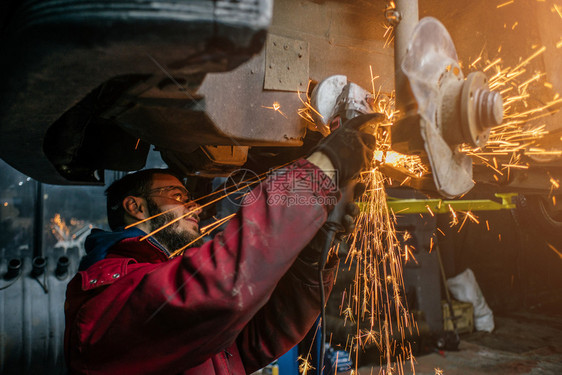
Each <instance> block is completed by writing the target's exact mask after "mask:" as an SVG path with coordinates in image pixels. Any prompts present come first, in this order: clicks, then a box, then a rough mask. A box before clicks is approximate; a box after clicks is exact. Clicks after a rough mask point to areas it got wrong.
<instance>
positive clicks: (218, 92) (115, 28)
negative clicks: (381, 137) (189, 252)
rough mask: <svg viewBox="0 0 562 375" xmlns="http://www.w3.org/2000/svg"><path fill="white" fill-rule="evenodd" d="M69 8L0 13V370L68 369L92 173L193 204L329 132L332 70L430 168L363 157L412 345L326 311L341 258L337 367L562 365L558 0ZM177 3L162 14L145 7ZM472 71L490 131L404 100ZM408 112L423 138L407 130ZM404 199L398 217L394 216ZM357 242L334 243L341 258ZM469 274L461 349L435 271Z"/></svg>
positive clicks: (382, 370)
mask: <svg viewBox="0 0 562 375" xmlns="http://www.w3.org/2000/svg"><path fill="white" fill-rule="evenodd" d="M79 3H80V1H78V0H77V1H74V2H72V1H70V2H66V3H65V2H57V1H44V2H43V3H42V2H40V1H39V2H37V1H35V2H34V1H22V2H10V1H6V2H4V3H3V4H2V5H0V26H1V29H0V30H1V36H2V38H1V43H2V46H3V50H5V51H7V52H8V56H9V58H6V59H4V61H2V62H0V66H1V67H2V69H0V72H1V73H0V74H1V75H2V77H3V79H2V84H1V85H0V131H1V133H0V134H2V136H0V158H1V159H2V160H1V161H0V256H1V258H0V277H1V280H0V296H1V298H0V373H2V374H37V373H44V374H64V373H66V372H65V371H66V370H65V364H64V358H63V353H62V334H63V329H64V311H63V303H64V292H65V288H66V283H67V282H68V281H69V280H70V278H71V277H72V275H73V274H74V273H75V272H76V271H77V267H78V262H79V259H80V257H81V256H82V255H83V249H82V246H83V241H84V238H85V236H86V235H87V234H88V233H89V230H90V229H91V228H93V227H101V228H107V223H106V221H105V201H104V196H103V190H104V188H105V187H107V186H108V184H109V183H111V182H112V181H113V180H115V179H117V178H119V177H121V176H123V175H124V174H126V173H127V172H130V171H134V170H138V169H142V168H151V167H171V168H173V169H174V170H176V171H179V172H180V173H183V174H184V175H186V176H192V177H193V176H195V177H196V181H197V183H196V185H194V186H193V187H192V188H193V189H194V190H197V191H198V192H199V193H200V194H201V195H203V194H205V193H207V192H208V191H209V189H211V188H212V185H213V181H214V180H215V179H220V178H223V179H224V178H225V177H229V176H231V175H232V174H233V173H235V172H236V171H237V170H239V169H241V168H245V169H250V170H252V171H255V172H256V173H263V172H266V171H268V170H270V169H271V168H274V167H276V166H280V165H283V164H285V163H287V162H289V161H291V160H295V159H297V158H299V157H301V156H303V155H307V153H308V152H309V151H310V150H311V148H312V147H313V146H314V145H315V144H316V143H317V142H318V140H319V139H321V138H322V136H323V135H326V134H325V132H326V130H325V128H323V127H322V126H325V125H326V124H325V123H322V120H318V118H314V114H313V111H311V110H310V103H311V96H312V95H313V92H314V88H316V87H319V84H320V83H322V82H325V81H324V80H325V79H327V78H329V77H334V76H339V77H341V76H345V80H346V82H353V83H355V84H357V85H358V86H359V87H361V88H362V89H364V90H365V91H367V92H368V93H370V94H371V95H372V96H373V97H375V98H376V99H377V100H378V101H377V103H378V104H379V106H378V108H377V109H378V110H380V111H381V112H382V111H385V115H386V116H387V120H388V121H387V122H388V124H387V125H388V128H389V129H390V130H389V131H388V132H386V133H385V136H387V137H388V139H387V142H388V144H386V145H385V148H384V151H383V153H384V154H385V155H388V154H391V153H392V152H395V151H396V152H400V153H401V154H404V155H409V156H412V157H415V158H419V160H421V162H420V163H421V164H422V165H423V169H424V170H425V172H423V173H417V171H415V172H413V171H412V170H408V169H407V168H404V166H402V165H400V166H398V165H397V164H392V163H391V162H389V161H388V160H387V161H381V162H380V163H378V164H377V165H378V170H379V171H380V173H381V176H383V177H382V178H383V179H384V180H380V181H379V182H378V183H380V184H382V186H384V188H385V189H386V195H387V196H388V197H389V199H388V204H389V207H390V208H391V211H390V212H391V216H392V217H394V218H395V220H396V222H395V224H394V225H395V227H396V231H397V232H396V233H397V238H398V240H399V242H400V244H401V246H402V249H404V246H410V249H411V252H410V253H408V252H407V251H405V252H404V254H405V256H408V255H407V254H410V255H411V256H412V259H408V258H407V257H406V258H405V259H404V260H403V262H402V266H403V275H404V283H403V285H402V287H403V288H404V291H403V297H404V299H405V300H407V305H408V307H409V312H410V313H412V314H413V315H412V316H415V320H416V322H417V327H418V329H417V332H416V333H415V334H412V335H410V336H409V337H408V338H407V340H406V341H401V344H398V343H397V344H396V348H397V347H398V346H400V345H402V346H403V345H406V346H408V347H409V350H410V352H411V355H410V356H409V358H404V357H397V356H395V355H394V354H397V353H398V351H397V352H396V353H393V355H392V356H391V357H392V359H391V360H390V361H389V360H387V359H386V358H385V356H386V354H385V353H384V352H385V350H388V348H386V347H385V349H384V350H380V349H381V348H377V345H376V344H374V342H371V343H370V344H369V342H368V340H367V339H365V335H366V334H367V331H370V330H372V326H370V327H369V329H367V331H365V330H363V331H361V329H362V328H364V327H363V326H362V323H358V324H350V323H349V320H348V319H346V318H345V316H344V315H342V312H343V311H344V310H346V307H350V306H351V307H353V302H349V305H346V303H344V301H346V300H347V301H349V298H350V294H351V290H353V288H354V287H355V286H354V285H355V284H354V280H355V279H354V277H355V273H354V272H355V271H354V270H353V269H352V268H353V267H354V265H352V264H350V263H349V262H347V261H342V264H341V265H340V267H341V272H340V273H339V277H340V278H341V279H342V280H338V283H337V287H336V289H335V290H334V292H333V294H332V296H331V298H330V300H329V301H328V306H327V313H328V314H329V315H333V316H335V318H334V323H333V324H334V325H331V326H330V325H329V324H328V332H327V337H326V338H327V340H328V341H329V342H330V343H331V345H332V347H333V348H334V349H335V350H342V351H346V352H347V353H349V355H350V359H351V361H352V362H353V368H352V369H351V370H346V371H347V372H342V373H347V374H350V373H354V374H361V375H364V374H391V373H392V374H401V373H403V374H421V375H425V374H449V375H455V374H463V375H464V374H467V375H472V374H546V375H550V374H552V375H554V374H560V373H562V294H561V293H560V291H559V288H558V286H559V285H561V282H562V272H560V270H561V269H562V210H561V209H560V207H561V206H560V204H561V203H560V202H562V194H561V190H560V181H561V180H562V121H561V120H562V115H561V113H560V111H559V109H560V107H561V106H562V101H561V99H560V96H559V94H558V93H559V92H561V91H562V70H561V69H560V67H561V66H562V3H560V2H559V1H558V0H536V1H535V0H529V1H522V0H475V1H471V2H470V3H466V2H461V1H458V0H454V1H438V0H419V1H399V0H396V1H379V0H374V1H367V0H343V1H332V0H261V1H260V0H240V1H210V0H208V1H205V0H199V1H192V2H185V1H183V2H182V1H179V0H177V1H171V0H170V1H155V2H153V4H152V5H147V4H145V3H143V2H140V1H133V0H131V1H129V2H126V1H125V2H123V4H124V3H127V6H130V7H133V8H134V7H137V6H138V7H139V9H138V12H133V11H129V10H127V6H121V5H123V4H117V3H115V2H113V3H115V4H113V5H111V3H112V2H105V3H106V4H104V7H107V8H103V7H102V8H99V9H105V11H104V12H97V9H98V8H96V7H95V6H93V7H92V8H91V9H90V8H87V7H86V8H81V7H80V5H79ZM93 3H95V2H93ZM156 3H160V6H155V5H154V4H156ZM41 4H42V5H41ZM178 4H179V5H180V6H179V7H178V8H177V9H179V10H178V11H177V12H178V13H176V14H171V13H173V12H165V11H162V10H161V9H164V8H166V7H175V6H178ZM152 6H154V8H151V7H152ZM65 7H68V8H65ZM141 7H142V8H141ZM182 7H183V8H182ZM413 8H415V9H413ZM174 9H176V8H174ZM81 12H85V13H84V14H82V13H81ZM182 12H183V13H182ZM412 12H413V13H412ZM86 13H87V14H86ZM65 14H66V15H69V16H64V15H65ZM412 14H413V15H412ZM408 17H413V19H414V20H413V21H412V19H410V18H408ZM428 17H430V18H431V19H435V20H437V23H435V22H433V21H431V22H429V23H427V24H426V25H429V26H427V27H433V29H432V30H435V29H438V30H442V29H440V28H439V27H438V25H442V26H443V28H444V29H445V30H446V32H447V33H448V34H447V35H448V38H445V37H444V36H443V35H445V34H442V31H439V33H438V34H435V35H437V36H435V35H434V36H433V38H429V39H428V38H425V37H424V34H423V33H422V32H421V31H419V30H420V29H417V30H418V33H417V34H415V35H417V39H415V38H413V37H412V35H414V34H413V33H407V32H405V31H402V32H401V33H402V35H401V36H400V35H399V34H398V32H399V31H398V30H399V27H400V24H401V23H402V25H406V24H407V23H409V26H408V27H409V29H407V30H409V31H412V30H413V29H414V27H415V26H416V25H417V24H418V22H417V21H418V20H422V19H424V20H427V19H428ZM396 37H398V38H399V40H400V41H399V42H397V41H396ZM414 39H415V41H416V43H418V44H416V43H414V42H413V40H414ZM451 43H452V44H454V50H453V52H451V49H450V46H451ZM398 44H401V46H398V47H397V45H398ZM414 45H421V46H422V47H423V48H427V50H423V51H430V52H431V53H434V55H436V56H434V55H432V56H431V58H429V57H428V61H429V65H431V64H432V62H434V61H436V60H431V59H437V60H439V59H445V60H446V59H448V60H447V61H451V62H450V63H449V64H448V66H447V67H446V69H445V70H443V71H441V72H440V75H439V80H440V81H439V83H436V82H430V84H427V83H424V82H423V80H420V78H419V74H421V75H422V76H423V74H426V73H425V72H426V71H425V70H423V69H421V68H420V69H418V68H417V67H419V66H424V65H423V63H422V62H421V60H423V59H421V58H420V56H419V55H416V56H414V57H411V55H408V54H406V47H407V48H408V51H410V52H411V51H412V50H413V48H414ZM422 47H420V48H422ZM400 48H402V50H401V49H400ZM453 57H454V58H453ZM408 59H409V61H410V64H411V65H410V68H407V64H406V65H403V62H404V60H408ZM445 65H447V64H444V66H445ZM404 66H406V68H403V67H404ZM412 67H413V68H412ZM510 68H518V69H512V70H510ZM404 69H405V70H404ZM408 69H410V70H409V71H408ZM412 69H413V70H412ZM416 69H417V70H416ZM403 70H404V71H403ZM398 71H399V72H401V73H397V72H398ZM428 71H429V70H428ZM477 72H479V73H480V74H481V75H480V76H479V77H487V78H486V79H487V80H486V82H485V83H484V84H482V85H484V86H482V87H484V89H488V88H489V90H488V91H486V90H484V91H485V92H486V93H487V95H488V94H489V93H491V94H489V95H488V96H487V98H491V99H490V102H491V104H489V108H488V107H486V108H488V109H486V110H487V111H491V112H493V110H494V106H496V107H497V105H498V104H497V103H498V99H497V97H496V99H494V98H495V97H494V95H495V94H494V93H498V95H501V98H500V99H503V104H502V105H503V106H502V107H501V110H502V111H503V115H502V116H501V117H502V118H500V121H499V123H497V124H491V123H490V124H488V125H485V126H484V125H478V126H476V125H475V126H476V127H474V126H473V127H471V126H472V123H473V120H470V121H469V124H468V125H467V124H465V122H466V121H464V117H463V121H464V122H463V121H460V120H458V119H457V117H456V116H461V115H462V116H464V115H463V114H462V113H464V112H462V111H463V110H464V109H463V108H464V107H462V106H461V104H459V103H458V102H456V103H457V104H455V105H456V106H457V107H459V108H460V109H459V108H457V109H455V110H451V111H450V113H449V112H448V111H447V110H446V109H443V108H445V107H446V104H447V103H448V102H446V100H448V99H447V98H442V96H445V95H442V94H441V93H439V100H442V102H439V103H438V105H437V107H439V108H440V110H439V111H437V115H435V116H434V117H435V118H437V120H428V119H427V118H426V117H424V116H425V114H424V113H422V112H423V111H425V110H426V109H427V108H428V107H431V105H427V102H424V101H429V102H431V101H432V100H433V97H432V95H431V94H429V95H426V96H423V95H422V96H420V95H421V94H420V92H423V88H424V87H426V86H424V84H425V85H427V86H428V87H430V90H429V91H430V92H431V90H433V89H435V90H441V88H442V87H449V86H446V84H449V83H448V81H447V82H446V81H445V80H450V81H451V82H452V81H454V80H457V81H458V82H459V84H460V83H464V82H468V81H470V79H472V78H474V77H475V75H472V76H471V75H470V73H477ZM415 74H418V75H417V76H415ZM453 75H454V76H453ZM397 76H400V77H401V78H400V77H397ZM405 77H406V78H405ZM415 77H417V78H415ZM494 77H495V78H494ZM422 78H423V77H422ZM494 79H495V80H494ZM502 79H503V80H504V81H505V83H503V82H504V81H502ZM404 80H406V81H407V82H406V84H405V83H404V82H405V81H404ZM408 80H410V81H408ZM408 82H409V83H408ZM416 82H417V83H416ZM470 82H473V81H470ZM495 84H498V86H494V85H495ZM404 85H406V86H404ZM488 86H489V87H488ZM405 87H406V88H405ZM416 87H417V88H416ZM420 90H421V91H420ZM456 100H458V101H460V100H461V99H458V98H457V99H456ZM423 103H426V105H424V104H423ZM424 108H425V109H424ZM455 108H456V107H455ZM394 110H398V112H395V111H394ZM468 111H470V109H468ZM457 112H462V113H461V115H459V114H458V113H457ZM443 113H444V114H443ZM447 116H449V117H447ZM489 116H491V117H493V116H494V114H493V113H492V114H491V115H489ZM420 117H421V119H420ZM429 117H430V118H434V117H431V116H429ZM451 117H454V119H453V120H451ZM501 120H503V123H502V121H501ZM424 121H425V122H426V123H427V122H429V123H431V124H432V125H431V126H434V128H435V131H436V133H431V134H432V135H431V136H430V135H428V134H429V133H423V132H424V131H425V130H424V129H427V128H428V127H429V125H424ZM432 121H433V122H432ZM467 121H468V120H467ZM490 121H491V120H490ZM450 123H453V124H454V125H450ZM461 123H462V124H465V125H461ZM500 123H501V124H500ZM420 124H421V125H420ZM506 124H508V125H507V126H511V127H506ZM502 125H503V126H502ZM424 126H425V128H424ZM432 129H433V128H432ZM467 129H468V130H467ZM475 129H476V130H475ZM463 132H464V133H463ZM467 132H468V134H467ZM502 132H503V133H502ZM387 133H388V134H387ZM453 133H459V134H460V133H462V134H464V135H463V137H464V138H462V139H459V138H456V136H455V135H451V134H453ZM513 134H515V135H513ZM471 137H473V138H471ZM474 137H476V138H474ZM479 137H484V138H479ZM488 137H489V138H488ZM482 139H484V141H482ZM432 140H433V141H435V142H437V141H438V142H437V143H431V142H432ZM436 140H437V141H436ZM486 141H487V144H486ZM439 142H440V143H439ZM428 144H433V146H432V145H429V146H428ZM436 144H439V145H441V144H443V145H445V144H446V145H448V146H447V147H448V148H443V147H442V146H439V147H438V146H436ZM440 147H441V148H440ZM443 150H444V151H443ZM442 152H445V153H444V154H443V153H442ZM416 160H418V159H416ZM467 163H468V164H467ZM420 168H422V167H420ZM498 194H503V195H504V196H505V197H507V198H503V200H502V196H498ZM393 199H396V200H393ZM407 200H410V201H409V202H410V203H411V205H412V206H411V209H410V212H404V211H402V208H396V207H399V206H398V205H399V204H408V203H407V202H406V201H407ZM367 201H368V200H367ZM469 201H470V202H472V203H466V202H469ZM481 201H482V202H484V203H478V204H480V205H479V206H471V204H474V205H476V203H475V202H481ZM404 202H406V203H404ZM454 202H457V203H454ZM459 202H460V203H459ZM393 204H395V205H396V206H392V205H393ZM455 204H460V205H459V206H455ZM449 205H450V207H460V208H458V209H453V208H451V209H449V208H447V207H449ZM414 206H416V207H418V208H417V209H414ZM392 207H395V208H392ZM400 207H402V206H400ZM420 207H421V208H420ZM436 207H439V209H441V208H442V207H444V208H443V210H442V211H438V210H437V208H436ZM467 207H468V208H467ZM471 207H473V208H471ZM434 211H435V212H434ZM456 215H458V217H457V216H456ZM366 217H368V216H366ZM352 242H353V241H351V240H350V241H348V242H347V243H346V244H345V245H342V246H343V247H344V248H345V247H346V246H349V247H351V248H352V249H353V248H354V246H356V247H355V248H358V247H357V245H353V244H352ZM359 247H360V246H359ZM355 266H356V265H355ZM350 269H351V271H350ZM467 269H470V270H471V271H472V273H473V274H474V276H475V279H476V282H477V287H478V288H479V289H480V291H481V294H482V295H483V297H484V299H485V301H486V304H487V306H488V307H489V308H490V310H491V311H492V312H493V325H494V327H493V329H492V330H491V332H487V331H484V330H477V329H476V328H475V326H474V320H475V318H474V316H473V315H471V314H474V307H473V306H472V307H471V306H470V303H469V304H468V305H467V302H464V304H462V303H461V302H460V301H459V302H454V303H453V301H452V303H453V304H454V305H455V306H457V308H458V309H459V310H458V311H457V312H456V314H457V313H458V316H457V315H456V317H455V319H454V322H455V325H457V327H456V328H457V330H458V331H459V332H458V338H459V339H460V341H456V337H455V333H454V328H453V325H452V322H451V321H450V320H449V321H448V322H447V321H446V320H447V319H446V318H444V316H443V314H447V313H450V310H449V307H450V305H449V303H448V299H451V298H452V299H455V298H454V297H453V296H447V294H448V293H447V290H446V288H444V281H443V278H445V279H451V278H453V277H455V276H457V275H459V274H461V273H463V272H465V271H466V270H467ZM346 270H347V272H351V274H347V275H346ZM295 303H298V301H295ZM46 306H47V307H48V308H46ZM451 307H452V306H451ZM357 320H359V319H358V318H357ZM342 321H345V324H343V323H342ZM447 323H448V324H449V325H447ZM342 324H343V326H341V325H342ZM365 324H367V323H365ZM357 327H360V328H359V330H358V328H357ZM342 332H343V337H344V338H339V339H338V338H337V336H338V333H340V334H342ZM362 340H363V341H362ZM439 340H441V341H439ZM375 341H376V340H375ZM398 341H400V340H398ZM404 342H405V344H404ZM302 347H306V348H310V345H309V344H306V345H304V344H303V345H302ZM412 348H413V349H412ZM301 354H302V353H301ZM309 354H310V353H306V351H305V353H304V356H305V357H306V356H307V355H309ZM312 357H314V356H312ZM412 362H413V363H414V366H413V368H412V366H411V363H412ZM274 370H275V371H278V373H279V374H282V375H296V373H298V371H297V370H296V369H294V368H292V367H291V368H290V369H289V368H287V367H283V366H281V364H280V363H279V364H274V365H272V366H271V368H268V369H264V370H262V373H263V374H266V373H268V372H267V371H274ZM295 371H297V372H295ZM308 373H309V374H311V373H316V372H312V370H310V372H308Z"/></svg>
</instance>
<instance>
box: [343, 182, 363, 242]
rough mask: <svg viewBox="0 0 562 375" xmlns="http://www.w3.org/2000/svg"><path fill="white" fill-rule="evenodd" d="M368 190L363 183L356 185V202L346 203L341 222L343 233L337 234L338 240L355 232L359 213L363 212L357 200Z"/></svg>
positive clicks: (354, 191) (354, 195)
mask: <svg viewBox="0 0 562 375" xmlns="http://www.w3.org/2000/svg"><path fill="white" fill-rule="evenodd" d="M366 188H367V187H366V186H365V184H363V183H362V182H358V183H356V184H355V186H354V187H353V199H354V201H353V202H345V206H344V215H343V217H342V220H341V225H342V227H343V232H339V233H338V234H337V237H338V239H341V237H343V236H346V235H348V234H351V233H353V231H354V230H355V222H356V220H357V216H359V213H360V212H361V210H360V209H359V206H358V205H357V203H355V200H357V199H359V198H360V197H361V196H362V195H363V193H364V192H365V189H366Z"/></svg>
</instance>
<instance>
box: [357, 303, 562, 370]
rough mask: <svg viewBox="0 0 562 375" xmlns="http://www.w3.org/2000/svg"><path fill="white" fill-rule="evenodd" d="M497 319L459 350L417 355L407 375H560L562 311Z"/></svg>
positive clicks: (535, 311)
mask: <svg viewBox="0 0 562 375" xmlns="http://www.w3.org/2000/svg"><path fill="white" fill-rule="evenodd" d="M494 320H495V327H496V328H495V330H494V332H492V333H485V332H475V333H472V334H466V335H462V336H461V343H460V346H459V350H458V351H447V352H443V353H437V352H435V353H432V354H427V355H422V356H418V357H416V358H415V359H416V362H417V363H416V365H415V366H414V371H412V370H411V369H410V366H409V365H405V366H404V374H416V375H435V374H441V373H442V374H445V375H480V374H497V375H500V374H501V375H522V374H532V375H561V374H562V309H559V308H556V306H555V305H551V306H542V308H539V309H533V310H531V309H529V310H526V311H518V312H510V313H503V314H501V315H496V316H494ZM384 369H385V368H380V367H378V366H375V367H370V366H367V367H362V368H360V369H359V375H371V374H374V375H377V374H383V372H382V371H383V370H384ZM438 370H441V371H442V372H439V371H438Z"/></svg>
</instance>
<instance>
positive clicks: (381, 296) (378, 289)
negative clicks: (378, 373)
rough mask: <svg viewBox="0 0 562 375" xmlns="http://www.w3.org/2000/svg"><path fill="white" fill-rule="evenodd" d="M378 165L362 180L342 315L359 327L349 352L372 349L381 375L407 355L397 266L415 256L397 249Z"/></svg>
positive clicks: (408, 321) (410, 326) (409, 325)
mask: <svg viewBox="0 0 562 375" xmlns="http://www.w3.org/2000/svg"><path fill="white" fill-rule="evenodd" d="M383 134H384V133H383ZM377 165H378V161H377V160H375V159H374V160H373V167H372V168H371V169H370V170H369V171H368V172H365V173H363V174H362V176H361V179H362V182H363V183H364V184H365V185H366V186H367V191H368V194H366V195H365V196H364V197H363V198H362V203H363V204H364V205H365V209H364V210H363V211H362V212H361V214H360V215H359V217H358V219H357V226H356V230H355V231H354V232H353V233H352V234H351V236H350V239H349V241H350V251H349V253H348V257H347V259H346V264H350V266H351V264H354V265H355V277H354V283H353V285H351V286H350V288H351V293H350V295H349V298H348V300H347V301H346V303H347V305H346V306H345V308H344V311H351V312H352V313H353V315H354V316H355V320H356V321H357V323H358V324H357V332H356V335H355V337H353V338H352V340H351V343H350V345H349V346H350V347H349V348H348V349H349V350H350V351H351V352H352V353H355V356H356V359H357V356H358V354H359V350H360V349H361V348H364V347H365V346H373V345H375V346H376V347H377V348H378V349H379V351H380V353H381V354H380V355H381V360H382V362H386V373H388V374H391V373H394V370H395V367H394V366H393V361H395V362H396V363H395V366H397V367H398V368H401V367H402V366H403V365H402V362H403V361H404V359H405V358H411V356H412V353H411V350H410V349H409V348H408V347H406V346H405V345H404V342H405V337H406V335H407V334H412V333H413V332H414V330H415V329H416V326H415V323H414V321H413V318H412V315H411V314H410V313H409V312H408V308H407V306H406V302H405V299H404V282H403V278H402V267H403V263H404V262H407V261H410V260H411V261H413V262H415V258H414V256H413V254H412V252H411V250H410V249H409V248H408V247H404V250H402V249H401V246H400V242H399V240H398V238H397V235H396V231H395V228H394V216H393V215H392V214H391V212H390V210H389V208H388V206H387V204H386V198H387V197H386V193H385V190H384V183H385V178H384V177H383V175H382V173H381V172H380V171H379V170H378V167H377ZM404 236H405V237H407V236H408V234H407V233H404ZM399 342H400V343H402V345H398V343H399ZM412 363H413V362H412ZM356 364H357V361H356Z"/></svg>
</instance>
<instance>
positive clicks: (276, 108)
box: [262, 102, 288, 119]
mask: <svg viewBox="0 0 562 375" xmlns="http://www.w3.org/2000/svg"><path fill="white" fill-rule="evenodd" d="M262 108H267V109H273V110H274V111H275V112H279V113H280V114H281V115H283V117H285V118H286V119H288V117H287V115H285V114H284V113H283V111H281V104H279V103H278V102H273V104H272V105H271V107H266V106H263V105H262Z"/></svg>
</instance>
